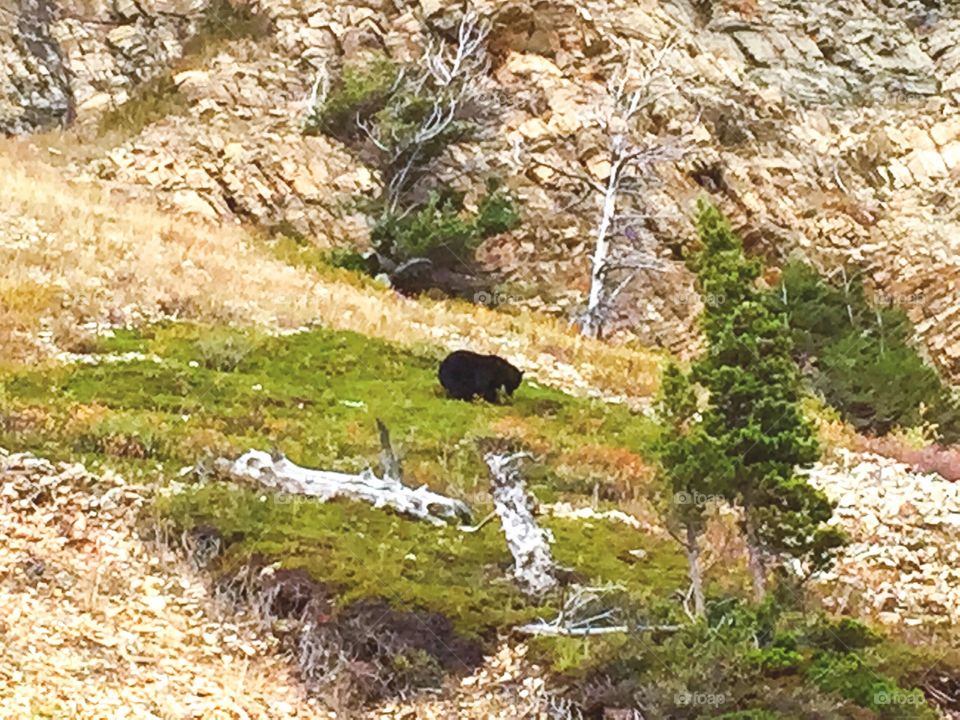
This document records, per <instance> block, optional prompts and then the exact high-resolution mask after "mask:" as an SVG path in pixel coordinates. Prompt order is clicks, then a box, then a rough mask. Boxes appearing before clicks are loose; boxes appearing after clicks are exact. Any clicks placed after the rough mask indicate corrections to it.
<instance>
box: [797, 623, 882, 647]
mask: <svg viewBox="0 0 960 720" xmlns="http://www.w3.org/2000/svg"><path fill="white" fill-rule="evenodd" d="M880 640H881V637H880V635H878V634H877V632H876V631H874V630H872V629H870V628H869V627H867V626H866V625H864V624H863V623H862V622H860V621H859V620H854V619H852V618H840V619H839V620H836V621H833V620H830V619H829V618H825V617H824V618H818V620H817V622H816V623H814V624H813V625H812V626H811V627H810V628H809V629H808V630H807V632H806V641H807V642H808V643H809V644H811V645H813V646H814V647H817V648H820V649H822V650H830V651H835V652H849V651H852V650H863V649H865V648H867V647H870V646H871V645H876V644H877V643H878V642H880Z"/></svg>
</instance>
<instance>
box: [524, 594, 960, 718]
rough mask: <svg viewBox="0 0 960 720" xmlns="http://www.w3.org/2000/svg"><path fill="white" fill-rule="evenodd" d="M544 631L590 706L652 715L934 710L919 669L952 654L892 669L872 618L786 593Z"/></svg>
mask: <svg viewBox="0 0 960 720" xmlns="http://www.w3.org/2000/svg"><path fill="white" fill-rule="evenodd" d="M562 646H563V651H558V649H557V647H556V642H555V641H554V640H548V639H545V638H543V639H538V640H536V641H534V642H533V649H532V651H533V653H534V656H535V657H537V658H538V659H541V660H542V661H543V662H546V663H549V664H550V665H551V667H552V668H553V669H554V671H556V672H559V673H560V674H561V675H562V676H564V677H565V679H566V681H567V682H569V683H571V684H573V685H575V686H576V687H578V689H579V692H580V693H581V695H580V698H581V702H582V704H583V707H584V708H585V710H587V711H588V712H591V713H597V714H598V716H599V713H601V712H602V710H603V708H609V707H614V708H628V707H642V708H643V712H644V714H645V715H646V716H649V717H658V718H713V719H719V718H724V719H726V720H732V719H733V718H736V719H737V720H758V719H762V720H771V719H773V718H776V719H778V720H788V719H789V720H794V719H797V718H831V719H848V720H864V719H867V718H870V719H872V720H876V719H878V718H882V719H886V718H890V719H893V718H905V719H908V720H933V719H934V718H936V717H938V714H937V713H936V711H934V710H933V709H932V708H931V707H930V706H929V705H928V704H927V702H926V701H925V699H924V698H923V694H922V693H921V692H920V691H919V690H917V689H916V688H915V686H914V683H915V682H916V679H917V677H918V676H917V673H918V672H919V673H920V674H922V673H923V672H925V671H926V670H927V669H929V668H936V669H937V670H941V669H944V670H945V669H947V668H949V667H950V663H953V662H955V658H951V659H949V660H947V659H946V658H945V657H943V656H940V657H939V658H938V657H937V656H930V655H925V656H924V657H923V658H922V659H921V658H920V657H914V658H912V659H911V660H910V661H909V662H905V663H903V664H901V665H899V666H897V667H894V668H892V669H891V668H890V667H888V666H889V663H887V662H886V661H885V659H884V658H885V657H886V653H887V652H888V651H889V649H890V646H889V645H885V644H881V643H880V641H879V639H878V638H877V637H876V636H875V634H874V633H873V632H872V631H871V630H870V629H869V628H867V627H866V626H864V625H862V624H860V623H858V622H856V621H853V620H850V619H846V618H845V619H840V620H833V619H830V618H829V617H827V616H824V615H820V614H810V613H804V612H802V611H800V608H799V607H798V606H797V603H796V602H795V601H791V600H790V599H789V597H787V596H783V597H780V598H774V597H772V596H771V597H769V598H768V599H767V600H766V601H765V602H764V603H762V604H761V605H759V606H753V607H750V606H748V605H745V604H744V603H742V602H740V601H736V600H728V601H726V602H715V603H712V604H711V606H710V608H709V612H708V613H707V615H706V617H705V618H704V619H703V620H702V621H700V622H697V623H689V624H687V625H685V626H684V627H682V628H681V629H680V630H679V631H678V632H676V633H659V634H658V633H656V632H654V633H646V634H642V635H635V636H632V637H631V636H615V637H609V638H591V639H590V640H583V639H577V640H565V641H563V642H562Z"/></svg>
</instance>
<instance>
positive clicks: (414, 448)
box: [0, 325, 656, 495]
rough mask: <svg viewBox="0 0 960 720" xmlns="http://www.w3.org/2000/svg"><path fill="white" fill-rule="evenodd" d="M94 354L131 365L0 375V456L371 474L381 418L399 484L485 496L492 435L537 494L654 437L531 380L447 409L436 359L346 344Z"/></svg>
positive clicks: (157, 342) (241, 336) (174, 341)
mask: <svg viewBox="0 0 960 720" xmlns="http://www.w3.org/2000/svg"><path fill="white" fill-rule="evenodd" d="M99 345H100V348H99V349H100V350H102V351H104V352H107V353H109V352H141V353H144V355H145V356H147V357H145V359H143V360H134V361H131V362H122V363H109V362H105V363H101V364H99V365H76V366H66V367H50V368H41V369H34V370H28V371H19V372H15V373H9V374H7V375H5V376H2V386H3V393H0V397H3V398H5V403H6V406H5V407H4V408H3V425H2V428H3V431H2V432H0V443H3V444H5V445H7V446H11V447H14V446H15V447H29V448H36V449H38V450H40V451H42V452H43V453H45V454H47V455H52V456H54V457H57V458H64V459H66V458H69V457H74V456H76V454H77V453H79V454H80V455H81V457H83V458H85V459H88V460H90V461H92V462H94V463H100V462H104V461H106V460H108V459H111V458H113V457H122V458H127V459H130V458H131V456H130V455H129V454H124V453H123V452H119V453H111V452H109V451H108V449H109V448H112V447H114V443H116V445H117V447H126V445H127V442H126V441H127V440H135V441H137V442H135V443H133V445H142V446H143V449H142V450H137V451H136V452H135V453H134V454H135V455H136V456H137V457H135V458H133V459H140V460H143V461H146V462H144V467H149V468H155V467H156V466H157V464H159V465H160V466H162V467H165V468H172V469H176V468H179V467H180V466H182V465H185V464H193V463H194V462H195V461H196V460H197V459H198V457H200V456H202V455H203V454H204V453H206V452H212V453H223V452H230V451H232V452H240V451H243V450H246V449H248V448H251V447H256V448H261V449H267V450H269V449H270V448H271V447H272V446H273V445H276V446H277V447H278V448H280V449H281V450H282V451H283V452H285V453H286V454H287V455H288V456H289V457H290V458H291V459H293V460H294V461H296V462H299V463H301V464H305V465H309V466H314V467H324V468H328V469H334V470H343V471H349V472H356V471H359V470H362V469H363V468H364V467H366V466H367V465H369V464H371V463H372V464H375V463H376V458H377V454H378V452H379V444H378V440H377V432H376V426H375V419H376V418H381V419H382V420H383V421H384V422H385V423H386V424H387V426H388V427H389V428H390V430H391V433H392V436H393V438H394V442H395V444H396V445H397V446H398V451H399V452H400V454H401V456H402V460H403V463H404V471H405V473H406V475H407V477H408V480H409V482H411V483H418V482H426V483H428V484H430V485H431V486H432V487H434V488H435V489H437V490H438V491H450V492H454V493H463V494H466V495H469V494H471V493H474V492H480V493H481V495H485V489H486V482H487V481H486V468H485V465H484V464H483V462H482V460H481V458H480V455H479V453H478V451H477V449H476V446H475V440H477V439H479V438H483V437H487V436H492V435H504V434H506V435H507V436H509V437H513V438H515V439H517V440H520V441H522V442H524V443H526V444H527V445H529V446H531V447H534V448H536V449H537V451H538V452H539V455H538V457H539V458H540V461H539V462H536V463H533V464H532V465H531V467H530V472H531V476H532V477H534V478H537V480H536V481H537V482H539V483H541V484H542V485H543V489H544V491H545V492H547V493H548V495H549V494H550V493H551V490H552V483H553V482H554V480H558V481H559V480H560V479H562V477H573V476H574V475H576V473H578V472H583V473H588V474H589V473H594V474H596V473H597V472H598V470H597V469H596V468H600V469H601V470H602V469H603V468H605V467H606V465H605V464H604V463H605V462H606V459H605V455H609V456H611V457H619V456H620V454H621V452H622V451H623V450H624V449H628V450H629V451H632V453H634V454H635V453H643V451H644V448H647V447H649V446H650V444H651V443H652V441H653V439H654V437H655V435H656V427H655V425H654V424H653V422H652V421H650V420H649V419H646V418H644V417H643V416H642V415H640V414H637V413H633V412H630V411H629V410H628V409H626V408H624V407H621V406H615V405H608V404H605V403H603V402H600V401H597V400H588V399H578V398H573V397H570V396H568V395H565V394H563V393H560V392H557V391H554V390H550V389H547V388H542V387H538V386H536V385H535V384H534V383H531V382H527V383H524V385H523V386H521V388H520V390H519V391H518V393H517V394H516V396H515V397H514V399H513V401H512V402H511V403H510V404H505V405H489V404H486V403H472V404H471V403H463V402H452V401H450V400H448V399H447V398H446V397H445V396H444V395H443V393H442V389H441V388H440V386H439V383H438V381H437V379H436V368H437V364H438V362H439V359H440V358H441V357H442V354H441V353H440V352H439V351H438V350H436V349H434V348H423V349H422V350H421V351H420V352H411V351H407V350H403V349H400V348H398V347H396V346H393V345H391V344H389V343H386V342H383V341H379V340H375V339H372V338H368V337H365V336H362V335H357V334H355V333H350V332H333V331H329V330H324V329H316V330H311V331H309V332H303V333H299V334H295V335H290V336H286V337H264V336H260V335H257V334H255V333H251V332H248V331H238V330H227V329H217V328H206V327H199V326H189V325H172V326H167V327H153V328H149V329H147V330H145V331H144V332H143V333H142V334H136V333H131V332H118V333H117V335H116V336H115V337H113V338H110V339H106V340H102V341H100V343H99ZM152 355H156V356H157V357H158V358H159V361H155V359H154V358H152V357H151V356H152ZM585 447H586V448H588V449H589V448H593V452H592V453H583V452H582V451H583V449H584V448H585ZM629 454H630V453H629V452H628V455H629ZM140 456H142V457H140ZM580 456H582V458H583V459H578V457H580ZM635 459H636V461H637V462H638V464H639V465H642V463H641V462H640V458H639V456H635ZM638 472H642V467H641V468H640V469H639V470H638ZM554 495H556V493H554Z"/></svg>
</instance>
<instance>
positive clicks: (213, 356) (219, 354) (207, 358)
mask: <svg viewBox="0 0 960 720" xmlns="http://www.w3.org/2000/svg"><path fill="white" fill-rule="evenodd" d="M259 344H260V339H259V337H258V336H257V335H256V334H255V333H253V332H251V331H236V330H230V329H225V330H224V329H216V330H211V331H210V332H208V333H207V334H205V335H204V336H203V337H201V338H199V339H198V340H197V341H196V344H195V347H196V350H197V353H198V354H199V356H200V360H201V362H202V364H203V366H204V367H205V368H207V369H208V370H219V371H220V372H233V371H234V370H236V369H237V368H238V367H240V364H241V363H242V362H243V361H244V360H245V359H246V358H247V357H249V355H250V354H251V353H252V352H253V351H254V350H256V349H257V347H258V346H259Z"/></svg>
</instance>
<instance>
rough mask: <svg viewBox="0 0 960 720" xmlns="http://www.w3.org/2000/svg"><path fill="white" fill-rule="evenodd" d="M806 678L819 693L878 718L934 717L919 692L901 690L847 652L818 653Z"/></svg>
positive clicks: (918, 719)
mask: <svg viewBox="0 0 960 720" xmlns="http://www.w3.org/2000/svg"><path fill="white" fill-rule="evenodd" d="M809 675H810V677H811V679H812V680H813V681H814V682H815V683H816V684H817V686H818V687H819V688H820V689H821V690H823V691H825V692H832V693H836V694H837V695H839V696H840V697H842V698H844V699H846V700H850V701H851V702H853V703H855V704H856V705H859V706H860V707H864V708H868V709H870V710H873V711H874V712H876V713H877V715H879V716H880V717H881V718H889V719H890V720H933V719H934V718H936V717H937V713H936V712H935V711H934V710H933V709H932V708H931V707H930V706H929V705H927V702H926V700H925V699H924V696H923V693H922V692H920V691H919V690H905V689H903V688H901V687H900V686H899V685H897V683H896V682H894V681H893V680H891V679H890V678H888V677H886V676H884V675H881V674H880V673H877V672H876V671H874V670H873V669H871V668H870V667H868V666H867V665H866V664H865V663H864V661H863V659H862V658H860V657H859V656H857V655H854V654H851V653H836V652H825V653H823V654H821V655H820V656H819V657H818V658H817V660H816V661H815V662H814V664H813V665H812V666H811V668H810V670H809Z"/></svg>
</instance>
